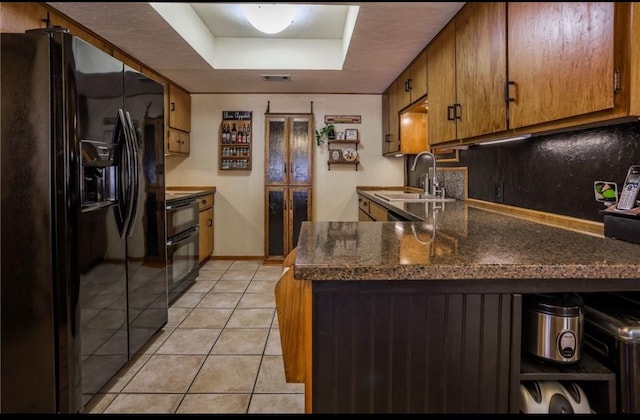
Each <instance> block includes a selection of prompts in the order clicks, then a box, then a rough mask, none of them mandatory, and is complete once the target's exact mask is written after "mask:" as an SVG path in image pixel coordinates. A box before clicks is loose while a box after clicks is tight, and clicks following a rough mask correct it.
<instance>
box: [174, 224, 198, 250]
mask: <svg viewBox="0 0 640 420" xmlns="http://www.w3.org/2000/svg"><path fill="white" fill-rule="evenodd" d="M199 231H200V226H195V227H193V228H191V229H189V230H188V231H186V232H183V233H181V234H179V235H176V236H174V237H173V238H171V239H169V240H168V241H167V246H173V245H178V244H180V243H182V242H185V241H187V240H189V239H191V238H192V237H193V236H194V235H196V234H197V233H198V232H199Z"/></svg>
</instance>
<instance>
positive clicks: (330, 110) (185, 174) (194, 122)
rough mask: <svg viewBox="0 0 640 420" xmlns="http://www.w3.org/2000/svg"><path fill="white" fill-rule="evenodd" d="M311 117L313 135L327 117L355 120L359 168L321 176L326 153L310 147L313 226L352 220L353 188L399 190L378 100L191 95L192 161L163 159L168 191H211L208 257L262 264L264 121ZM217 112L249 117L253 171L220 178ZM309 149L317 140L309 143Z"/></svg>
mask: <svg viewBox="0 0 640 420" xmlns="http://www.w3.org/2000/svg"><path fill="white" fill-rule="evenodd" d="M268 101H269V102H270V112H272V113H309V112H311V101H313V114H314V116H315V128H320V127H323V126H324V116H325V114H327V115H361V116H362V122H361V124H350V125H347V124H344V125H343V124H340V125H337V126H336V129H337V130H338V131H343V130H344V128H357V129H358V130H359V134H360V144H359V145H358V155H359V159H360V165H359V166H358V170H357V171H356V170H355V166H353V165H332V166H331V170H330V171H329V170H328V168H327V159H328V153H327V145H326V143H325V144H323V145H322V146H320V147H318V146H315V145H314V165H315V166H314V184H313V187H314V190H313V197H312V200H313V219H314V220H317V221H328V220H335V221H356V220H358V211H357V210H358V199H357V195H356V187H357V186H367V185H375V186H398V185H403V182H404V175H403V162H404V158H385V157H383V156H382V125H381V124H382V123H381V119H380V118H381V114H382V109H381V105H382V99H381V96H380V95H286V94H280V95H276V94H264V95H233V94H217V95H214V94H195V95H191V154H190V155H189V157H186V158H183V157H175V156H168V157H167V159H166V167H167V186H192V185H213V186H215V187H216V195H215V207H214V212H215V216H214V229H215V244H214V252H213V255H214V256H224V257H234V256H247V257H262V256H264V218H265V216H264V155H265V153H264V152H265V151H264V114H265V112H266V111H267V102H268ZM222 111H252V112H253V121H252V129H253V130H252V131H253V132H252V138H253V159H252V166H253V169H252V170H251V171H220V170H218V141H219V140H218V132H219V128H220V124H221V122H222ZM314 144H315V138H314Z"/></svg>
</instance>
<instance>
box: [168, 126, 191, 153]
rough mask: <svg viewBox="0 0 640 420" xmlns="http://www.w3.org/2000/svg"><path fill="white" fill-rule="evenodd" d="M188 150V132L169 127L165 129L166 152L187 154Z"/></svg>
mask: <svg viewBox="0 0 640 420" xmlns="http://www.w3.org/2000/svg"><path fill="white" fill-rule="evenodd" d="M189 151H190V145H189V133H185V132H183V131H178V130H174V129H172V128H170V129H169V130H168V131H167V153H168V154H178V155H188V154H189Z"/></svg>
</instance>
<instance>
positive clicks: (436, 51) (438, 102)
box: [427, 20, 457, 146]
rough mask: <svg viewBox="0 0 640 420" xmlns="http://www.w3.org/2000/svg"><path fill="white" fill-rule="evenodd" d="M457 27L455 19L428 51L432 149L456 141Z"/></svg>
mask: <svg viewBox="0 0 640 420" xmlns="http://www.w3.org/2000/svg"><path fill="white" fill-rule="evenodd" d="M455 35H456V26H455V20H453V21H451V22H449V24H447V26H445V27H444V29H443V30H442V31H441V32H440V33H439V34H438V35H437V37H436V38H435V39H434V40H433V41H432V42H431V44H430V45H429V48H428V49H427V74H428V75H429V78H428V80H427V90H428V92H429V100H428V101H429V114H428V115H429V128H428V132H429V143H430V144H431V146H433V145H435V144H438V143H443V142H447V141H450V140H455V139H456V138H457V137H456V123H455V120H454V118H453V111H454V110H453V104H454V103H456V77H455V70H456V55H455V52H456V50H455V48H456V38H455Z"/></svg>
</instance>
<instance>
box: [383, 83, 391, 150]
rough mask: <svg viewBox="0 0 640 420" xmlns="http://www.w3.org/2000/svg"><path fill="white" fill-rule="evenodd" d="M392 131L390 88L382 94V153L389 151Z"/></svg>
mask: <svg viewBox="0 0 640 420" xmlns="http://www.w3.org/2000/svg"><path fill="white" fill-rule="evenodd" d="M390 137H391V132H390V128H389V88H387V90H385V91H384V92H383V94H382V155H383V156H384V155H385V154H387V153H389V149H390V147H389V146H390V144H391V141H390Z"/></svg>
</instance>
